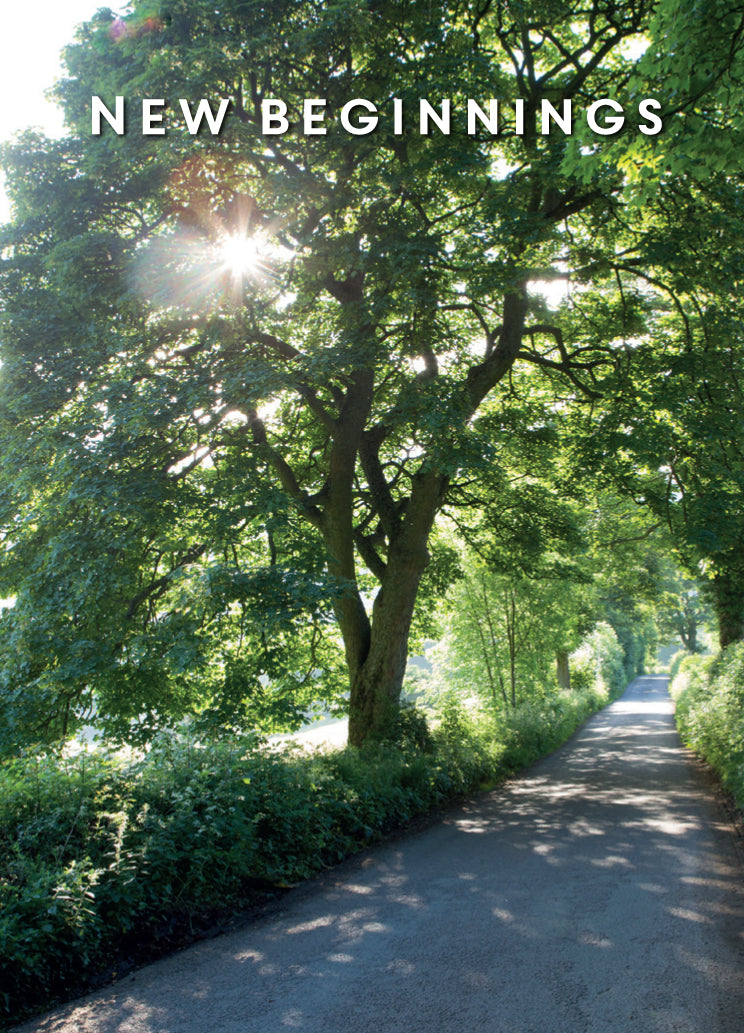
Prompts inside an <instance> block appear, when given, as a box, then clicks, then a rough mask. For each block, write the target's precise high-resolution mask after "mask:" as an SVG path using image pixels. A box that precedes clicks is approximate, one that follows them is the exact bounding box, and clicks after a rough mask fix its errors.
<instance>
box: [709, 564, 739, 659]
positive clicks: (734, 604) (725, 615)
mask: <svg viewBox="0 0 744 1033" xmlns="http://www.w3.org/2000/svg"><path fill="white" fill-rule="evenodd" d="M713 587H714V591H715V601H714V606H715V611H716V618H717V620H718V638H719V641H720V644H721V649H725V648H726V646H730V645H733V643H734V642H741V641H742V639H744V594H743V593H742V590H741V584H740V581H739V579H738V578H736V577H735V576H734V575H731V574H717V575H716V577H714V579H713Z"/></svg>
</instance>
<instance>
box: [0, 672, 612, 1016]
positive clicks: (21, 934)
mask: <svg viewBox="0 0 744 1033" xmlns="http://www.w3.org/2000/svg"><path fill="white" fill-rule="evenodd" d="M607 698H608V696H607V693H606V691H597V690H594V689H588V690H583V691H573V692H561V693H559V694H557V695H556V696H555V697H553V699H552V700H551V701H550V702H546V701H542V702H541V703H540V704H535V705H533V706H525V707H521V708H519V709H518V710H517V711H516V712H515V713H514V714H513V715H512V716H511V718H510V719H509V720H508V721H501V723H499V724H497V723H496V720H497V719H495V718H493V717H492V716H491V717H489V716H487V715H483V714H481V715H474V714H473V713H471V712H470V711H468V710H466V709H464V708H463V707H462V706H461V705H460V704H458V703H457V702H456V701H455V700H447V701H445V703H444V705H443V708H442V711H441V715H440V718H439V722H438V725H437V726H436V728H435V729H434V731H433V732H428V733H427V734H426V735H424V736H423V737H422V734H421V731H422V722H421V718H420V717H419V716H417V715H416V714H410V713H409V714H407V715H404V716H405V717H406V720H404V721H402V722H401V729H402V731H401V734H400V736H399V740H400V741H399V742H398V744H395V743H379V744H376V745H372V746H370V747H369V748H366V749H363V750H356V749H353V748H346V749H342V750H337V751H334V752H329V753H320V752H318V753H312V754H308V753H303V752H300V751H298V750H296V749H295V750H292V749H284V750H282V751H276V750H272V749H269V748H268V747H266V746H265V745H264V744H262V743H260V742H259V741H258V740H257V739H256V738H255V737H253V736H245V737H242V738H235V739H233V740H231V741H220V742H208V743H204V744H201V745H196V744H195V743H193V742H185V741H179V740H175V739H163V740H162V741H160V742H159V743H158V744H156V746H155V747H154V748H153V749H152V750H151V752H150V753H148V755H147V756H146V757H145V759H144V760H141V761H140V762H138V763H135V764H125V763H123V762H122V761H120V760H116V759H114V758H112V757H108V756H105V755H102V754H97V753H94V754H80V755H79V756H77V757H75V758H72V759H63V758H60V757H55V756H29V757H26V758H24V759H20V760H13V761H9V762H6V763H5V764H4V765H3V766H2V767H0V859H1V867H0V942H2V943H3V945H4V946H3V951H2V960H0V1015H1V1016H3V1017H4V1019H5V1021H6V1022H13V1021H18V1020H19V1019H20V1018H22V1017H23V1016H24V1015H25V1014H30V1013H31V1012H32V1011H33V1010H39V1009H40V1008H43V1007H44V1006H47V1005H49V1004H50V1003H52V1002H53V1001H55V1000H58V999H60V998H61V997H64V995H65V993H69V991H70V989H71V988H72V989H73V990H74V989H78V990H79V989H81V988H82V987H84V985H85V983H86V980H89V979H90V978H91V977H95V976H96V975H97V974H100V973H101V972H103V971H105V970H106V969H109V970H111V971H113V970H114V969H115V967H116V964H117V957H122V956H124V955H125V954H126V952H127V951H128V950H131V945H132V943H134V942H139V943H142V942H144V941H147V939H148V937H150V938H152V937H156V936H157V935H158V930H160V929H162V928H163V927H164V926H165V925H167V924H168V923H171V925H172V924H173V922H174V921H179V920H180V921H181V922H182V923H183V922H184V921H198V920H200V919H202V918H204V917H205V916H209V914H210V913H212V914H215V913H219V914H222V915H224V914H225V912H226V909H230V908H232V909H238V908H240V907H241V906H244V905H245V904H246V903H248V902H250V901H251V900H255V899H256V895H257V894H265V893H266V891H270V890H272V888H273V889H276V888H277V887H282V886H286V885H287V884H290V883H294V882H296V881H297V880H299V879H304V878H306V877H307V876H309V875H311V874H313V873H314V872H318V871H319V870H321V869H323V868H325V867H328V866H330V865H333V864H334V863H336V862H338V861H339V860H340V859H342V858H344V857H346V856H348V855H349V854H351V853H352V852H354V851H357V850H359V849H361V848H363V847H364V846H366V845H368V844H370V843H372V842H374V841H376V840H379V839H380V838H381V837H383V836H385V835H386V834H388V833H389V832H391V831H392V830H393V829H396V828H399V827H400V826H402V825H404V824H405V823H406V822H407V821H409V820H410V819H411V818H413V817H414V816H416V815H421V814H425V813H426V812H428V811H430V810H431V809H432V808H436V807H437V806H441V805H442V804H444V803H447V802H450V801H453V800H455V799H457V798H458V797H461V796H463V795H464V794H467V793H470V792H472V791H474V790H476V789H479V788H484V787H486V786H491V785H493V784H494V783H495V782H497V781H498V780H499V779H500V778H502V777H504V775H506V774H507V773H509V772H511V771H514V770H516V769H518V768H520V767H522V766H524V765H525V764H528V763H530V762H531V761H533V760H535V759H536V758H538V757H540V756H542V755H544V754H545V753H547V752H549V751H550V750H552V749H554V748H555V747H556V746H558V745H559V744H560V743H561V742H562V741H564V740H565V739H566V738H567V737H568V736H569V735H570V734H571V733H572V732H573V731H574V729H575V728H576V727H577V725H578V724H580V723H581V721H583V720H584V718H585V717H586V716H587V715H588V714H589V713H591V712H592V711H594V710H596V709H598V708H599V707H601V706H602V705H604V704H605V703H606V702H607ZM411 728H413V729H414V730H415V732H416V735H415V736H414V737H413V738H414V739H415V740H416V742H417V743H418V746H417V747H416V746H415V745H414V743H413V742H412V741H411V736H410V735H409V734H408V732H409V731H410V729H411ZM422 743H423V746H424V748H423V749H422Z"/></svg>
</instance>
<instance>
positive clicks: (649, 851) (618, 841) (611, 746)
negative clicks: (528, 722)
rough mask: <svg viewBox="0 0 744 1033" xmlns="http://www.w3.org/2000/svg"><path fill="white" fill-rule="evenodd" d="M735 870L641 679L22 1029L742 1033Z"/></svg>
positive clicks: (741, 931)
mask: <svg viewBox="0 0 744 1033" xmlns="http://www.w3.org/2000/svg"><path fill="white" fill-rule="evenodd" d="M743 875H744V871H743V869H742V861H741V855H740V852H739V850H738V848H737V843H736V839H735V836H734V833H733V831H732V828H731V826H730V825H729V824H728V820H727V817H726V814H725V813H724V812H723V811H722V810H721V809H720V807H719V804H718V803H717V802H716V799H715V796H714V794H713V793H712V791H711V788H710V784H709V779H708V777H707V776H706V774H705V772H704V771H703V769H702V766H701V765H700V764H699V763H698V762H696V761H695V760H694V758H692V756H691V755H690V754H689V753H688V752H687V751H686V750H684V749H683V747H682V746H681V744H680V741H679V738H678V736H677V733H676V730H675V727H674V721H673V717H672V703H671V701H670V700H669V697H668V696H667V693H666V679H665V678H663V677H661V676H648V677H643V678H638V679H636V681H634V682H633V684H632V685H631V686H630V687H629V688H628V690H627V691H626V693H625V695H624V696H623V697H622V698H621V699H620V700H618V701H617V702H615V703H614V704H612V705H611V706H610V707H608V708H607V709H606V710H604V711H602V712H601V713H599V714H597V715H595V716H594V717H593V718H592V719H591V720H590V721H588V722H587V724H586V725H585V726H584V727H583V729H582V730H581V731H580V732H579V733H578V734H577V735H575V736H574V737H573V738H572V739H571V740H570V741H569V742H568V743H567V744H566V745H565V746H563V747H562V748H561V749H560V750H558V751H557V752H556V753H554V754H552V755H551V756H550V757H548V758H546V759H545V760H543V761H541V762H539V763H538V764H536V765H534V766H533V767H531V768H530V769H529V770H528V771H526V772H525V773H524V774H522V775H521V776H519V777H517V778H514V779H513V780H511V781H510V782H508V783H507V784H505V785H503V786H501V787H500V788H498V789H497V790H495V791H494V792H492V793H489V794H487V795H484V796H482V797H480V798H478V799H477V800H476V801H473V802H470V803H468V804H467V805H465V806H463V807H461V808H458V809H456V810H453V811H450V812H448V813H447V814H446V815H444V816H443V818H442V819H441V820H439V821H437V822H435V823H433V824H431V825H429V826H427V827H425V828H424V829H423V830H420V831H417V832H414V833H411V834H410V835H408V836H403V837H400V838H398V839H396V840H394V841H391V842H389V843H387V844H385V845H382V846H380V847H378V848H375V849H373V850H371V851H368V852H367V853H365V854H363V855H361V856H360V857H358V858H356V859H355V860H353V861H351V862H348V863H346V864H344V865H342V866H341V867H339V868H337V869H334V870H333V871H330V872H327V873H326V874H325V875H323V876H321V877H320V878H317V879H314V880H311V881H310V882H308V883H306V884H304V885H303V886H302V887H300V888H299V889H297V890H294V891H292V892H290V893H288V894H287V895H286V896H285V897H283V898H282V900H281V901H279V902H277V903H275V904H273V905H271V906H270V907H268V908H267V909H266V911H265V913H264V914H263V915H262V916H261V917H259V918H258V920H256V921H254V922H252V923H250V924H248V925H246V926H243V927H242V928H240V929H239V930H237V931H234V932H231V933H230V934H228V935H225V936H221V937H219V938H217V939H213V940H210V941H207V942H204V943H201V944H199V945H197V946H195V947H192V948H190V949H189V950H186V951H183V952H182V953H180V954H177V955H174V956H173V957H170V958H168V959H165V960H163V961H161V962H158V963H157V964H154V965H151V966H149V967H148V968H145V969H141V970H140V971H138V972H136V973H134V974H133V975H130V976H129V977H127V978H126V979H125V980H123V981H122V982H120V983H117V984H115V985H112V986H111V987H109V988H107V989H106V990H104V991H102V992H99V993H96V994H94V995H92V996H91V997H88V998H85V999H83V1000H81V1001H78V1002H76V1003H74V1004H72V1005H68V1006H67V1007H65V1008H63V1009H61V1010H59V1011H56V1012H54V1013H52V1014H50V1015H48V1016H45V1017H44V1018H42V1019H37V1020H35V1021H33V1022H31V1023H28V1024H26V1025H24V1026H22V1027H18V1033H20V1031H23V1033H30V1031H36V1033H279V1031H281V1030H301V1031H302V1033H480V1031H483V1033H584V1031H587V1033H626V1031H631V1030H632V1031H634V1033H742V1031H743V1030H744V895H743V893H742V889H743V886H744V883H743Z"/></svg>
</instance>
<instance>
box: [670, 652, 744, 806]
mask: <svg viewBox="0 0 744 1033" xmlns="http://www.w3.org/2000/svg"><path fill="white" fill-rule="evenodd" d="M670 691H671V694H672V696H673V698H674V699H675V700H676V716H677V727H678V728H679V732H680V735H681V736H682V740H683V741H684V743H685V744H686V745H687V746H690V747H691V748H692V749H694V750H695V751H696V752H697V753H699V754H700V755H701V756H702V757H704V758H705V760H706V761H708V763H709V764H710V765H711V766H712V767H713V768H715V770H716V771H717V772H718V773H719V775H720V776H721V780H722V782H723V784H724V785H725V786H726V788H727V789H728V790H729V791H730V792H731V794H732V795H733V797H734V800H735V801H736V805H737V807H739V808H740V809H741V810H744V643H737V644H736V645H733V646H729V647H728V648H727V649H724V650H723V652H721V653H719V654H718V655H717V656H710V657H701V656H688V657H685V659H683V660H682V662H681V663H680V664H679V666H678V670H677V673H676V675H675V677H674V680H673V682H672V685H671V689H670Z"/></svg>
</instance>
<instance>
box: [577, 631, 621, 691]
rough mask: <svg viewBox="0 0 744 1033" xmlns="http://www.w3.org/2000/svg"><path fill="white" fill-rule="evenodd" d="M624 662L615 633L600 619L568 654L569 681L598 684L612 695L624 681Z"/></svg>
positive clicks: (580, 684) (584, 685)
mask: <svg viewBox="0 0 744 1033" xmlns="http://www.w3.org/2000/svg"><path fill="white" fill-rule="evenodd" d="M623 663H624V657H623V650H622V647H621V645H620V643H619V641H618V638H617V635H616V634H615V632H614V630H613V629H612V628H611V627H610V625H609V624H606V623H604V622H602V623H600V624H598V625H597V626H596V628H594V630H593V631H592V632H590V634H589V635H587V637H586V638H585V639H584V641H583V642H582V643H581V645H580V646H579V648H578V649H577V650H576V651H575V652H574V653H572V654H571V657H570V660H569V665H570V670H571V682H572V685H573V686H574V688H576V689H590V688H592V687H594V686H598V687H599V688H600V690H601V691H603V692H606V693H607V695H608V696H609V697H612V696H615V695H617V694H618V693H619V692H622V690H623V689H624V688H625V685H626V675H625V668H624V666H623Z"/></svg>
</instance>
